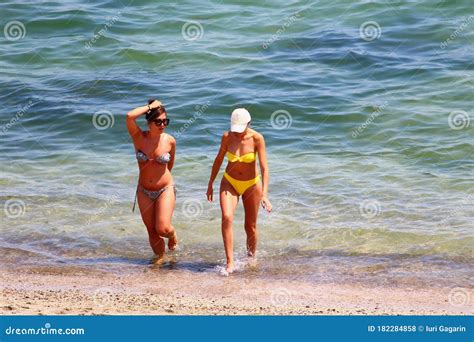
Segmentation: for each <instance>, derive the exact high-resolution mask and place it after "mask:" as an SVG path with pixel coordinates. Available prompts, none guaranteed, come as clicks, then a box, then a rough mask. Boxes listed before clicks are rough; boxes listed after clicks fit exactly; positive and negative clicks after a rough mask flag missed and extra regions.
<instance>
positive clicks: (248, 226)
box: [245, 222, 257, 235]
mask: <svg viewBox="0 0 474 342" xmlns="http://www.w3.org/2000/svg"><path fill="white" fill-rule="evenodd" d="M245 231H246V232H247V234H254V235H255V234H257V222H245Z"/></svg>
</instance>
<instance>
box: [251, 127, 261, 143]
mask: <svg viewBox="0 0 474 342" xmlns="http://www.w3.org/2000/svg"><path fill="white" fill-rule="evenodd" d="M250 134H251V136H252V138H253V139H254V140H255V141H261V140H263V135H262V134H261V133H259V132H257V131H256V130H254V129H253V128H251V129H250Z"/></svg>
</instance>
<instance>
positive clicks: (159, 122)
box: [153, 119, 170, 126]
mask: <svg viewBox="0 0 474 342" xmlns="http://www.w3.org/2000/svg"><path fill="white" fill-rule="evenodd" d="M153 122H154V123H155V125H157V126H161V125H164V126H168V125H169V124H170V119H156V120H153Z"/></svg>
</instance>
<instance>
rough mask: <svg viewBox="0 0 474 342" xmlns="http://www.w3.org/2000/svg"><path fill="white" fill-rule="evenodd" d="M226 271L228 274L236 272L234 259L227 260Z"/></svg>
mask: <svg viewBox="0 0 474 342" xmlns="http://www.w3.org/2000/svg"><path fill="white" fill-rule="evenodd" d="M225 271H226V272H227V273H228V274H231V273H234V262H233V261H227V266H226V268H225Z"/></svg>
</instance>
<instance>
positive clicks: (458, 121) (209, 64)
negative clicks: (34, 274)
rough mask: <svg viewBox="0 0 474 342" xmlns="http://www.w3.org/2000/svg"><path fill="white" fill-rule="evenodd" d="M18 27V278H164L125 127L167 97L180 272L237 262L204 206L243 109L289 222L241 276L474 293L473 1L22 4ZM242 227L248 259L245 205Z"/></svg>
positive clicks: (275, 221) (8, 233) (9, 66)
mask: <svg viewBox="0 0 474 342" xmlns="http://www.w3.org/2000/svg"><path fill="white" fill-rule="evenodd" d="M0 18H1V25H2V28H3V30H2V32H3V35H2V36H1V37H0V40H1V44H0V80H1V91H0V100H1V104H2V106H1V107H0V134H1V140H0V141H1V143H0V144H1V145H0V146H1V153H0V165H1V166H0V172H1V173H0V200H1V204H2V208H1V209H3V210H1V212H0V215H1V230H0V232H1V236H0V249H1V250H2V254H3V255H4V257H3V262H4V263H8V264H13V263H16V264H18V263H19V264H25V265H31V266H35V265H43V266H44V265H47V266H55V265H65V264H66V265H68V264H81V265H92V266H94V267H105V268H109V269H110V268H117V269H119V270H120V271H126V270H127V268H129V267H146V266H145V265H146V264H147V263H148V260H149V259H150V258H151V250H150V248H149V246H148V241H147V236H146V229H145V227H144V226H143V224H142V222H141V219H140V216H139V214H138V213H135V214H132V213H131V205H132V201H133V197H134V191H135V186H136V181H137V175H138V170H137V165H136V161H135V160H134V155H133V148H132V145H131V141H130V139H129V137H128V134H127V131H126V128H125V115H126V113H127V111H129V110H131V109H133V108H134V107H137V106H139V105H143V104H144V103H145V102H146V100H147V99H148V98H149V97H156V98H158V99H160V100H161V101H162V102H163V103H164V104H165V105H166V107H167V109H168V111H169V116H170V119H171V125H170V126H169V128H168V133H171V134H173V135H174V136H175V137H176V139H177V144H178V148H177V156H176V164H175V168H174V170H173V176H174V178H175V182H176V184H177V188H178V198H177V204H176V211H175V215H174V221H173V223H174V225H175V227H176V228H177V230H178V234H179V237H180V240H181V250H180V251H178V252H177V253H175V257H174V260H175V261H174V262H173V263H171V264H167V265H165V269H166V268H167V267H168V268H178V269H182V270H184V271H190V272H196V271H199V272H201V271H202V272H210V273H215V271H216V266H218V265H220V264H222V262H223V260H224V252H223V247H222V241H221V236H220V210H219V206H218V204H217V203H214V204H209V203H207V202H206V201H205V192H206V188H207V181H208V177H209V173H210V168H211V165H212V161H213V158H214V156H215V153H216V152H217V148H218V144H219V141H220V136H221V135H222V133H223V132H224V131H225V130H227V129H228V125H229V115H230V112H231V111H232V109H234V108H235V107H240V106H244V107H246V108H247V109H248V110H249V111H250V113H251V114H252V117H253V120H252V123H253V127H254V128H255V129H256V130H258V131H259V132H261V133H262V134H263V135H264V136H265V138H266V144H267V149H268V154H269V166H270V175H271V182H270V199H271V201H272V203H273V205H274V212H273V213H272V214H271V215H267V214H266V213H264V212H261V216H260V220H259V226H258V229H259V232H260V242H259V251H260V258H259V261H258V264H257V266H256V267H252V268H247V267H241V272H242V274H245V275H249V276H258V277H260V276H261V277H285V278H291V279H305V280H308V279H309V280H311V281H334V280H339V279H341V278H342V279H345V280H348V281H351V280H352V281H359V280H361V281H364V280H369V281H371V282H372V281H374V282H380V283H385V282H390V283H395V282H402V283H412V284H416V283H422V282H427V283H441V284H444V283H446V284H451V285H462V286H464V285H466V284H470V285H472V276H473V273H472V266H473V263H474V258H473V249H472V246H473V245H474V233H473V228H474V223H473V221H474V220H473V218H474V209H473V208H474V206H473V204H474V203H473V196H474V172H473V167H474V155H473V153H474V138H473V134H474V122H472V121H473V120H474V113H473V101H472V99H473V96H472V94H473V90H474V87H473V75H474V73H473V69H474V66H473V60H474V44H473V43H474V7H473V6H472V3H471V1H467V0H466V1H416V2H415V1H358V2H352V1H301V2H299V1H290V2H262V3H258V2H251V1H244V2H239V3H237V2H221V1H203V2H192V1H185V2H179V3H172V4H170V3H161V2H153V1H104V0H102V1H94V2H80V1H75V0H71V1H61V2H56V1H47V2H34V1H21V2H17V1H15V2H14V1H6V2H2V3H1V4H0ZM142 123H144V122H142ZM215 189H218V182H216V184H215ZM216 191H217V190H216ZM234 231H235V236H236V252H237V255H238V257H239V259H242V260H243V256H244V255H245V251H244V246H245V242H244V232H243V211H242V208H241V207H239V209H238V213H237V218H236V222H235V227H234Z"/></svg>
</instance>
